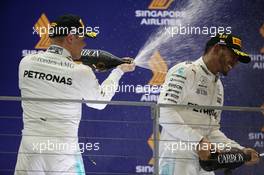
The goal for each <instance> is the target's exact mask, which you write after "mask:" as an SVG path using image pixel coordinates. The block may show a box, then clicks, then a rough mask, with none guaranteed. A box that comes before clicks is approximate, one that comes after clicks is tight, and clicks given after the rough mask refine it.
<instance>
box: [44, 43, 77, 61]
mask: <svg viewBox="0 0 264 175" xmlns="http://www.w3.org/2000/svg"><path fill="white" fill-rule="evenodd" d="M47 52H49V53H54V54H58V55H61V56H63V57H66V58H67V59H68V60H69V61H73V59H72V56H71V54H70V52H69V51H68V50H67V49H65V48H63V47H61V46H59V45H55V44H52V45H50V46H49V48H48V49H47Z"/></svg>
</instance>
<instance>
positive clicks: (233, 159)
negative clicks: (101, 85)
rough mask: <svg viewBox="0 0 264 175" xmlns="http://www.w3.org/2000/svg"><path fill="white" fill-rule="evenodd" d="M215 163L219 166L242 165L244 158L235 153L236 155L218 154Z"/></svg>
mask: <svg viewBox="0 0 264 175" xmlns="http://www.w3.org/2000/svg"><path fill="white" fill-rule="evenodd" d="M217 161H218V163H220V164H228V163H243V162H244V157H243V155H242V154H240V153H236V154H220V155H219V156H218V157H217Z"/></svg>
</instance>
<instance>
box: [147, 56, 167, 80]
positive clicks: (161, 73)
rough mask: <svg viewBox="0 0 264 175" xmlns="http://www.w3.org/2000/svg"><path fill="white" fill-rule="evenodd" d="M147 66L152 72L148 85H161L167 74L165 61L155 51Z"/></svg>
mask: <svg viewBox="0 0 264 175" xmlns="http://www.w3.org/2000/svg"><path fill="white" fill-rule="evenodd" d="M148 65H149V67H150V69H151V70H152V73H153V76H152V78H151V80H150V81H149V83H148V84H149V85H162V84H163V83H164V81H165V77H166V74H167V72H168V66H167V64H166V61H165V60H164V58H162V56H161V55H160V53H159V52H158V51H156V52H155V53H154V54H153V55H152V56H151V58H150V60H149V62H148Z"/></svg>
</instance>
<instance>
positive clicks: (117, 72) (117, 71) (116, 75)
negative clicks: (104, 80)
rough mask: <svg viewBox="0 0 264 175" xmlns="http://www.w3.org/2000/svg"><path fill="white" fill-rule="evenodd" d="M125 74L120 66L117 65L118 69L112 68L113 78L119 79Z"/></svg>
mask: <svg viewBox="0 0 264 175" xmlns="http://www.w3.org/2000/svg"><path fill="white" fill-rule="evenodd" d="M123 74H124V72H123V71H122V70H121V69H120V68H119V67H117V68H116V69H114V70H112V73H111V75H112V76H113V78H114V79H116V80H119V79H120V78H121V77H122V75H123Z"/></svg>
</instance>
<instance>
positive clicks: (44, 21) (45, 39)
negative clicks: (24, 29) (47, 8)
mask: <svg viewBox="0 0 264 175" xmlns="http://www.w3.org/2000/svg"><path fill="white" fill-rule="evenodd" d="M49 25H50V22H49V20H48V18H47V17H46V15H45V14H44V13H42V15H41V16H40V18H39V19H38V21H37V22H36V24H35V25H34V28H35V29H36V30H37V32H38V33H42V32H41V31H40V30H42V29H48V28H49ZM49 45H50V38H49V34H48V32H45V33H44V34H42V35H40V40H39V42H38V43H37V45H36V46H35V48H36V49H47V48H48V47H49Z"/></svg>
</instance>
